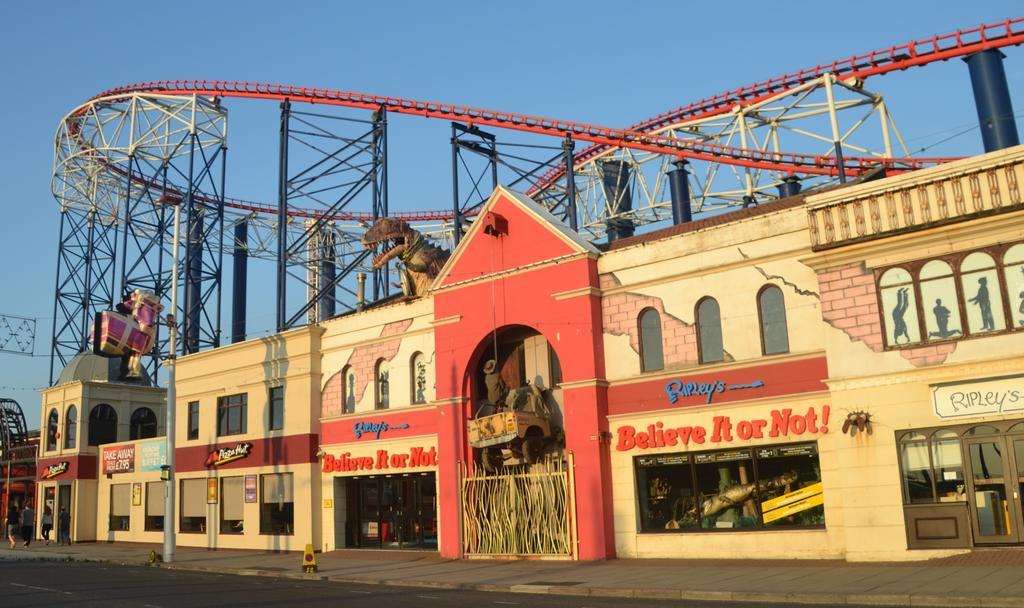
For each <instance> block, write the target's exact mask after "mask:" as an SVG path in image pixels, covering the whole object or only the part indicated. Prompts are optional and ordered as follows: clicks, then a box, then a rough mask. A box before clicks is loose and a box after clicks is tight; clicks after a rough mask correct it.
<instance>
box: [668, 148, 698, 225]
mask: <svg viewBox="0 0 1024 608" xmlns="http://www.w3.org/2000/svg"><path fill="white" fill-rule="evenodd" d="M672 164H674V165H675V167H676V168H675V169H673V170H671V171H669V172H668V187H669V190H670V191H671V192H672V223H673V224H685V223H687V222H689V221H691V220H692V219H693V215H692V212H691V211H690V181H689V179H688V177H687V173H686V165H687V164H688V163H687V162H686V160H684V159H679V160H677V161H675V162H674V163H672Z"/></svg>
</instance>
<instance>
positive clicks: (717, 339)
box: [697, 298, 725, 363]
mask: <svg viewBox="0 0 1024 608" xmlns="http://www.w3.org/2000/svg"><path fill="white" fill-rule="evenodd" d="M697 341H698V344H697V346H698V348H699V350H700V362H701V363H717V362H719V361H723V360H724V359H725V349H724V347H723V346H722V316H721V312H720V310H719V308H718V302H717V301H716V300H715V299H714V298H702V299H701V300H700V302H697Z"/></svg>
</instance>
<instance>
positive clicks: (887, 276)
mask: <svg viewBox="0 0 1024 608" xmlns="http://www.w3.org/2000/svg"><path fill="white" fill-rule="evenodd" d="M878 286H879V289H880V290H881V298H882V324H883V325H884V326H885V338H886V343H887V344H889V345H891V346H901V345H904V344H916V343H918V342H920V341H921V331H920V327H919V325H918V316H917V298H916V296H915V295H914V280H913V277H912V276H911V275H910V272H908V271H907V269H905V268H900V267H897V268H890V269H889V270H887V271H885V273H884V274H883V275H882V278H881V279H880V280H879V281H878Z"/></svg>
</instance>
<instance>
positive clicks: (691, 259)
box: [598, 207, 825, 381]
mask: <svg viewBox="0 0 1024 608" xmlns="http://www.w3.org/2000/svg"><path fill="white" fill-rule="evenodd" d="M809 253H810V245H809V241H808V237H807V230H806V212H805V211H804V210H803V209H802V208H799V207H798V208H793V209H787V210H782V211H778V212H775V213H768V214H765V215H763V216H756V217H753V218H748V219H744V220H740V221H737V222H733V223H729V224H725V225H720V226H712V227H709V228H705V229H702V230H698V231H695V232H689V233H684V234H681V235H678V236H673V237H669V238H665V239H661V240H657V241H651V242H647V243H643V244H639V245H634V246H631V247H627V248H624V249H618V250H614V251H611V252H609V253H607V254H605V255H603V256H601V258H599V259H598V271H599V272H600V273H601V274H602V276H604V275H607V274H608V273H612V274H614V276H615V278H616V279H617V281H618V282H619V283H620V285H619V286H614V287H613V286H608V284H607V281H602V285H603V289H602V294H603V296H604V297H606V298H607V297H609V296H614V295H615V294H623V293H628V294H639V295H641V296H649V297H654V298H659V299H660V300H661V301H662V304H663V305H664V309H665V312H666V313H668V314H670V315H672V316H674V317H676V318H677V319H679V320H681V321H682V322H683V323H686V324H687V325H693V324H694V323H695V315H696V312H695V307H696V305H697V302H698V300H700V299H701V298H703V297H705V296H711V297H714V298H715V299H716V300H717V301H718V304H719V307H720V309H721V318H722V340H723V346H724V349H725V351H726V353H728V354H727V356H726V362H728V361H730V359H729V356H731V357H732V359H731V360H733V361H736V362H743V361H751V360H757V359H761V360H766V361H767V360H768V359H767V358H765V357H763V356H762V351H761V341H760V322H759V318H758V310H757V294H758V291H759V290H760V289H761V288H762V287H763V286H764V285H767V284H769V283H771V284H774V285H776V286H778V287H779V288H780V289H781V290H782V293H783V298H784V302H785V307H786V320H787V325H788V329H789V346H790V353H795V354H799V353H809V352H814V351H820V350H822V349H823V347H824V341H825V337H824V329H825V325H824V323H823V322H822V320H821V312H820V306H819V297H818V294H817V277H816V275H815V273H814V271H813V270H811V269H810V268H809V267H808V266H806V265H805V264H803V263H801V262H800V261H799V258H801V257H805V256H807V255H808V254H809ZM627 322H629V323H632V324H634V325H635V324H636V322H637V321H636V319H631V320H628V321H627ZM662 324H663V327H664V326H665V319H662ZM665 339H666V340H667V337H666V338H665ZM604 347H605V353H606V360H605V365H606V372H607V378H608V379H609V380H611V381H615V380H618V379H628V378H636V377H638V376H639V375H640V374H641V371H640V357H639V355H638V353H637V352H636V351H635V350H634V349H633V348H632V347H631V345H630V338H629V337H628V336H625V335H612V334H611V333H609V330H608V328H605V334H604ZM668 348H669V345H668V344H666V352H667V350H668ZM674 367H675V369H686V368H697V367H699V364H698V363H696V361H694V362H692V363H687V364H683V365H676V366H674ZM672 368H673V366H672V365H670V364H668V365H667V369H672Z"/></svg>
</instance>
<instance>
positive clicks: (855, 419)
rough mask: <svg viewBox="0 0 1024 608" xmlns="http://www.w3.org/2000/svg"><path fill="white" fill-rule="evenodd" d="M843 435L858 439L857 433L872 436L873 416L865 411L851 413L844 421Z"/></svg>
mask: <svg viewBox="0 0 1024 608" xmlns="http://www.w3.org/2000/svg"><path fill="white" fill-rule="evenodd" d="M843 433H849V434H850V437H856V436H857V433H867V434H868V435H870V434H871V414H869V413H868V412H864V411H856V412H849V413H847V414H846V420H845V421H843Z"/></svg>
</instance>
